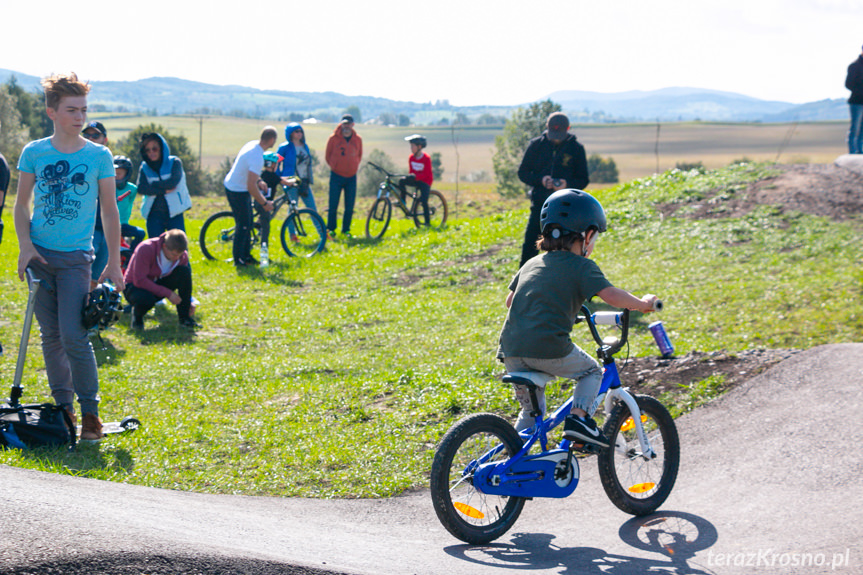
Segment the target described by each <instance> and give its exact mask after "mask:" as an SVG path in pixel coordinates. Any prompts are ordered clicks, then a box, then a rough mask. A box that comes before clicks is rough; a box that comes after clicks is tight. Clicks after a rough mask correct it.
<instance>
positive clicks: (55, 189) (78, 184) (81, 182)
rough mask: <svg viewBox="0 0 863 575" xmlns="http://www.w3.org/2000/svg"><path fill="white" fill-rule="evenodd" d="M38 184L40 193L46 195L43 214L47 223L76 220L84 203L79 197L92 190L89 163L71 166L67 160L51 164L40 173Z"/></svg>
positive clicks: (53, 223) (54, 223) (51, 224)
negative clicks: (88, 169)
mask: <svg viewBox="0 0 863 575" xmlns="http://www.w3.org/2000/svg"><path fill="white" fill-rule="evenodd" d="M36 185H37V189H38V190H39V193H41V194H44V195H45V202H44V204H43V208H42V214H43V216H44V218H45V224H46V225H49V226H53V225H56V224H57V223H59V221H60V220H75V219H77V218H78V212H79V211H80V209H81V207H82V205H83V204H82V202H81V200H80V199H79V198H80V197H81V196H85V195H86V194H87V193H88V192H89V191H90V184H89V183H88V182H87V165H86V164H77V165H75V166H74V167H70V165H69V162H67V161H66V160H60V161H58V162H57V163H55V164H49V165H47V166H45V168H44V169H43V170H42V172H41V173H40V174H39V175H38V178H37V184H36Z"/></svg>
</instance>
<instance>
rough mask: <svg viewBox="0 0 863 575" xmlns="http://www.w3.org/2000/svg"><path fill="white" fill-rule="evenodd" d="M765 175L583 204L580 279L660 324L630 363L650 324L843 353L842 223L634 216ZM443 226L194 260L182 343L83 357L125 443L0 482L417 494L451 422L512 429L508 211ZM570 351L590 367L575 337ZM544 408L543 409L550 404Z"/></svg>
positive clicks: (679, 181)
mask: <svg viewBox="0 0 863 575" xmlns="http://www.w3.org/2000/svg"><path fill="white" fill-rule="evenodd" d="M770 173H771V168H770V167H769V166H766V165H747V166H735V167H730V168H725V169H722V170H719V171H716V172H711V173H708V174H705V175H701V174H698V173H697V172H690V173H681V172H669V173H663V174H661V175H658V176H655V177H651V178H646V179H641V180H637V181H633V182H630V183H627V184H625V185H622V186H617V187H614V188H610V189H607V190H603V191H601V192H599V193H598V195H599V197H600V199H601V200H602V201H603V203H604V204H605V206H606V207H607V210H608V216H609V231H608V232H607V233H606V234H603V236H602V237H601V238H600V240H599V243H598V245H597V248H596V252H595V259H596V260H597V262H598V263H599V265H600V266H601V267H602V268H603V270H604V271H605V273H606V275H607V276H608V277H609V279H611V281H612V282H614V283H615V284H616V285H618V286H620V287H623V288H625V289H628V290H631V291H633V292H635V293H637V294H642V293H645V292H652V293H656V294H658V295H659V296H660V297H662V298H663V299H664V301H665V302H666V309H665V311H663V312H662V313H661V314H660V315H658V316H657V315H653V316H650V317H646V316H638V315H637V314H636V316H635V320H636V323H635V326H634V330H633V336H632V341H631V349H630V354H631V355H633V356H642V355H649V354H655V353H656V349H655V346H654V344H653V341H652V338H651V336H650V334H649V332H648V330H647V329H646V325H647V323H648V322H649V321H652V320H654V319H662V320H663V322H664V323H665V325H666V327H667V329H668V332H669V335H670V337H671V340H672V341H673V342H674V344H675V347H676V349H677V353H679V354H685V353H687V352H689V351H692V350H699V351H705V352H709V351H714V350H727V351H728V352H729V353H732V354H733V353H734V352H737V351H740V350H744V349H749V348H758V347H796V348H808V347H811V346H814V345H819V344H826V343H836V342H850V341H863V303H861V302H863V297H861V296H863V294H861V284H863V272H860V270H859V262H860V260H861V258H863V225H861V224H863V221H861V219H860V218H859V217H858V218H857V219H852V220H849V221H846V222H842V223H836V222H830V221H827V220H825V219H823V218H817V217H813V216H807V215H801V214H785V215H782V214H780V213H779V211H778V210H776V209H773V208H771V207H769V206H762V207H760V208H758V209H756V210H755V211H753V212H752V213H751V214H749V215H747V216H745V217H741V218H728V219H710V220H689V219H685V218H664V219H663V218H660V217H659V215H658V212H657V211H656V210H655V208H654V206H655V205H656V203H658V202H663V203H664V202H677V203H683V204H695V203H697V202H699V201H701V200H702V199H703V197H704V195H705V194H706V193H707V192H708V191H711V190H716V191H719V192H720V193H721V194H724V195H733V194H739V193H740V192H741V190H742V189H743V188H745V185H746V183H747V182H749V181H753V180H757V179H760V178H764V177H766V176H768V175H769V174H770ZM207 202H210V203H211V204H212V205H206V204H207ZM198 204H199V205H196V207H195V209H194V210H193V211H192V212H191V213H190V214H189V216H190V217H189V220H187V226H188V229H189V232H190V236H191V237H192V239H193V240H195V239H196V238H197V232H198V230H199V229H200V226H201V223H202V221H203V217H204V216H205V215H206V214H207V213H209V210H210V209H213V208H216V207H217V204H218V198H208V199H207V200H206V201H201V202H198ZM468 206H470V207H468ZM218 207H222V206H218ZM678 211H679V212H680V213H683V212H685V211H686V210H685V209H681V210H678ZM463 214H464V215H463V217H461V218H460V219H455V218H453V220H452V221H451V223H450V224H449V225H448V226H447V227H446V229H444V230H442V231H431V230H416V229H414V228H413V227H412V226H411V225H410V224H409V223H407V222H406V221H405V220H403V219H401V218H399V219H397V220H395V221H394V225H393V228H392V229H391V230H388V231H387V234H386V236H385V237H384V239H383V240H382V241H379V242H370V241H366V240H364V239H352V240H347V241H344V240H343V241H339V242H335V243H331V244H328V249H327V251H326V253H324V254H322V255H321V256H319V257H315V258H311V259H303V260H297V259H289V258H287V257H286V256H284V255H283V254H281V253H280V252H279V251H277V250H275V249H274V250H271V251H272V252H273V254H274V256H273V259H274V262H273V264H272V265H271V266H270V267H269V268H268V269H266V270H258V269H253V270H249V271H242V272H239V273H238V272H237V271H236V270H235V269H234V268H233V267H232V266H230V265H229V264H226V263H223V262H209V261H205V260H204V259H203V258H202V256H201V254H200V251H199V250H198V248H197V245H195V244H193V246H192V249H191V253H192V266H193V272H194V281H195V295H196V297H197V298H198V299H200V300H201V307H200V310H199V313H198V319H199V321H200V322H201V323H202V324H203V328H202V329H200V330H198V331H197V332H188V331H180V330H178V328H177V324H176V315H175V313H174V310H173V307H172V306H168V307H166V308H157V310H156V312H155V314H154V315H150V316H148V317H147V320H146V331H144V332H143V333H136V332H133V331H131V330H130V328H129V320H128V318H124V319H123V320H121V322H120V323H119V324H118V325H117V326H115V327H114V328H112V329H110V330H109V331H107V332H106V333H105V335H104V338H105V342H106V344H107V350H104V351H102V350H98V351H97V358H98V361H99V364H100V370H99V373H100V379H101V390H102V391H101V393H102V404H101V413H102V416H103V418H105V419H119V418H121V417H122V416H124V415H135V416H137V417H139V418H140V419H141V421H142V423H143V427H142V429H140V430H139V431H137V432H136V433H134V434H131V435H128V436H120V437H115V438H111V439H108V440H106V441H104V442H103V443H102V444H101V446H98V447H96V446H82V447H81V448H80V449H79V450H78V451H77V452H75V453H71V454H70V453H66V452H64V451H62V450H38V451H33V452H23V453H22V452H19V451H6V452H0V463H4V464H9V465H14V466H20V467H28V468H34V469H41V470H48V471H56V472H60V473H68V474H77V475H83V476H87V477H95V478H101V479H108V480H115V481H123V482H128V483H133V484H139V485H149V486H155V487H162V488H170V489H181V490H189V491H200V492H211V493H240V494H256V495H273V496H309V497H372V496H389V495H393V494H397V493H400V492H403V491H404V490H406V489H410V488H415V487H422V486H425V485H426V484H427V477H428V471H429V467H430V464H431V459H432V457H433V450H434V447H435V445H436V442H437V441H438V440H439V439H440V437H441V436H442V434H443V433H444V432H445V431H446V430H447V429H448V427H449V426H450V425H451V424H452V423H453V422H454V421H455V420H456V419H458V418H459V417H461V416H464V415H466V414H468V413H472V412H477V411H491V412H496V413H500V414H503V415H505V416H506V417H513V416H514V414H515V413H516V411H517V406H516V404H515V402H514V401H513V399H512V398H511V392H510V390H509V389H508V388H507V387H506V386H504V385H502V384H501V383H500V382H499V381H497V380H496V379H495V375H496V374H499V373H501V371H502V368H501V365H500V364H499V363H498V362H496V360H495V359H494V354H495V349H496V342H497V337H498V333H499V330H500V326H501V324H502V322H503V319H504V317H505V308H504V305H503V302H504V298H505V296H506V292H507V289H506V286H507V284H508V282H509V280H510V278H511V276H512V274H513V273H514V272H515V271H516V267H517V264H518V258H519V252H520V249H519V244H520V242H521V235H522V230H523V226H524V223H525V220H526V217H527V210H526V206H525V204H524V203H523V201H513V202H502V201H500V200H498V199H497V197H496V194H494V193H493V192H491V191H486V192H485V193H484V195H483V192H482V191H481V190H479V189H477V190H475V191H474V192H473V196H472V197H471V198H470V199H469V200H467V198H466V203H465V204H464V210H463ZM362 215H363V214H362V213H361V212H360V213H358V215H357V220H355V221H357V223H359V220H361V219H362ZM4 220H5V222H6V225H7V231H6V234H5V237H4V241H3V243H2V244H0V289H2V290H3V292H4V294H5V295H4V300H3V301H4V303H3V306H2V309H0V341H2V343H3V344H4V348H5V350H6V354H5V355H4V356H2V358H0V374H2V380H3V381H4V382H6V383H7V384H11V381H12V377H13V373H14V364H15V357H16V353H15V350H16V348H17V342H18V338H19V336H20V333H21V324H22V319H23V313H24V306H25V301H26V290H25V286H24V284H23V283H21V282H19V281H18V280H17V277H15V273H14V269H15V262H16V257H17V246H16V242H15V236H14V233H12V232H11V230H12V221H11V215H10V210H6V211H5V212H4ZM355 231H356V229H355ZM573 339H574V341H575V342H576V343H578V344H579V345H582V346H583V347H585V348H586V349H593V344H592V343H591V341H592V340H591V339H590V336H589V334H588V333H587V331H586V329H584V328H582V327H580V326H579V327H577V328H576V331H575V332H574V338H573ZM30 345H31V351H30V353H29V355H28V358H27V363H26V369H25V378H24V386H25V400H26V401H30V402H36V401H46V400H48V399H49V398H50V396H49V392H48V387H47V382H46V379H45V373H44V365H43V361H42V356H41V353H40V350H39V337H38V329H36V328H34V332H33V334H32V335H31V338H30ZM693 383H695V382H693ZM550 389H551V392H550V405H552V404H556V403H558V402H559V401H560V400H561V398H562V397H563V395H565V394H566V393H568V387H567V386H565V385H564V386H562V385H561V384H553V385H552V386H551V388H550ZM2 393H3V394H5V392H2Z"/></svg>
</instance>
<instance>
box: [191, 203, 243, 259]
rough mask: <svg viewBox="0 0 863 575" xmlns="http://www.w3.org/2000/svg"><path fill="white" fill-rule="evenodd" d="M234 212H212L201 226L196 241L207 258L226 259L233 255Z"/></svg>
mask: <svg viewBox="0 0 863 575" xmlns="http://www.w3.org/2000/svg"><path fill="white" fill-rule="evenodd" d="M235 228H236V223H235V222H234V214H233V213H232V212H219V213H217V214H213V215H212V216H210V217H209V218H207V221H206V222H204V225H203V226H201V234H200V236H198V243H199V244H200V246H201V252H202V253H203V254H204V257H205V258H207V259H208V260H219V261H228V260H229V259H231V257H232V256H233V246H234V230H235Z"/></svg>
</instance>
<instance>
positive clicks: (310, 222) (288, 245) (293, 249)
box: [281, 208, 327, 257]
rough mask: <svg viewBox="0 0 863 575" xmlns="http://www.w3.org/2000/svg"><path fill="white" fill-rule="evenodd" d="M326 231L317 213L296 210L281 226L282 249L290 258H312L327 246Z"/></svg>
mask: <svg viewBox="0 0 863 575" xmlns="http://www.w3.org/2000/svg"><path fill="white" fill-rule="evenodd" d="M292 227H293V229H294V233H293V235H291V228H292ZM326 230H327V227H326V225H325V224H324V219H323V218H322V217H321V216H320V214H318V212H316V211H314V210H310V209H308V208H303V209H302V210H297V211H296V212H294V213H293V214H290V215H289V216H288V217H287V219H286V220H285V223H283V224H282V234H281V235H282V249H284V250H285V253H286V254H288V255H289V256H291V257H310V256H313V255H315V254H317V253H319V252H322V251H323V250H324V246H326V244H327V231H326Z"/></svg>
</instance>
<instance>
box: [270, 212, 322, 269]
mask: <svg viewBox="0 0 863 575" xmlns="http://www.w3.org/2000/svg"><path fill="white" fill-rule="evenodd" d="M301 216H308V217H309V218H310V219H311V220H312V224H313V225H314V228H315V231H316V232H317V233H318V234H320V240H319V241H318V245H317V247H316V248H315V249H314V250H313V251H312V252H310V253H308V254H305V255H302V254H299V253H297V254H295V253H294V252H292V251H291V248H290V247H289V246H290V244H289V242H288V238H289V236H290V230H289V224H288V222H290V221H293V220H295V219H298V218H300V217H301ZM295 228H296V224H295ZM326 230H327V225H326V224H325V223H324V218H322V217H321V215H320V214H319V213H318V212H316V211H314V210H312V209H310V208H303V209H301V210H297V211H296V212H294V213H290V214H288V217H287V218H285V221H284V222H283V223H282V230H281V233H280V234H279V235H280V236H281V240H282V249H283V250H285V253H286V254H288V255H289V256H290V257H292V258H295V257H312V256H313V255H315V254H319V253H321V252H322V251H324V248H325V247H326V245H327V231H326Z"/></svg>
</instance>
